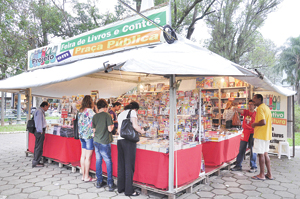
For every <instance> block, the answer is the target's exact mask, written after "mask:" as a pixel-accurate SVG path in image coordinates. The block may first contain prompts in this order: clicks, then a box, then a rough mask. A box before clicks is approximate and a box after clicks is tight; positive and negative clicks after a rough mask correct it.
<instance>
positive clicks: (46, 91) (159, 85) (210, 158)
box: [0, 6, 295, 198]
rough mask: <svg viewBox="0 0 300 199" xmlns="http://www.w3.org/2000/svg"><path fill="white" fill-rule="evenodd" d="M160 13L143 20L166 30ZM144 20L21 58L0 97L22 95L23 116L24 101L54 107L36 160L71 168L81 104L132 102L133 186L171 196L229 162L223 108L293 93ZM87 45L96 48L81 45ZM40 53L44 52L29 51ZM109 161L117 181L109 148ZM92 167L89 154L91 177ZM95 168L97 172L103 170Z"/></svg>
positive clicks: (234, 142) (76, 155)
mask: <svg viewBox="0 0 300 199" xmlns="http://www.w3.org/2000/svg"><path fill="white" fill-rule="evenodd" d="M169 11H170V10H169V8H168V6H165V7H157V8H155V9H151V10H149V11H147V12H145V13H144V14H145V16H147V17H148V18H149V19H151V20H155V21H156V22H157V23H159V25H161V26H162V27H163V26H165V25H167V24H170V21H171V17H170V13H169ZM145 22H146V21H145V19H143V18H141V17H140V16H138V15H135V16H131V17H129V18H126V19H124V20H121V21H118V22H116V23H113V24H109V25H107V26H103V27H100V28H97V29H95V30H91V31H89V32H86V33H83V34H81V35H77V36H75V37H73V38H70V39H67V40H65V41H63V42H62V43H60V44H50V45H48V46H46V47H42V48H39V49H34V50H31V51H29V52H28V66H27V71H26V72H24V73H22V74H19V75H16V76H13V77H10V78H7V79H5V80H1V81H0V90H1V91H5V92H13V93H14V92H18V93H22V94H26V96H27V102H28V105H27V108H28V110H30V109H31V98H32V96H40V97H46V98H49V99H51V98H56V99H61V102H60V103H59V104H52V106H57V107H59V109H60V110H61V118H60V119H59V120H58V121H52V122H49V125H48V127H47V131H46V135H45V141H44V151H43V156H45V157H47V158H51V159H54V160H55V161H57V162H60V163H64V164H71V165H72V166H79V160H80V153H81V146H80V141H79V140H76V139H74V138H73V119H74V116H75V114H76V111H77V110H78V109H79V107H80V101H81V99H82V98H83V96H84V95H92V96H94V98H97V99H99V98H105V99H112V100H118V101H120V102H121V103H122V105H123V106H125V105H126V104H128V103H130V101H137V102H138V103H139V104H140V107H141V108H140V110H139V112H138V122H139V125H141V126H142V127H143V128H144V130H145V131H146V136H145V137H141V139H140V142H139V143H137V152H136V163H135V173H134V178H133V180H134V182H135V185H136V186H139V185H142V188H143V189H146V190H152V191H155V192H158V193H162V194H166V195H168V196H169V198H174V197H175V194H176V193H178V192H180V191H182V190H185V189H187V188H190V189H191V188H192V186H193V184H195V183H196V182H199V181H200V180H202V179H203V178H204V177H203V176H202V175H205V171H206V169H207V167H208V166H219V165H222V164H223V163H225V162H228V161H230V160H232V159H234V158H235V157H236V155H237V153H238V148H239V141H240V136H241V131H242V130H241V129H240V128H236V127H235V128H232V129H226V128H224V120H223V118H222V114H223V111H224V107H225V105H224V104H226V102H227V101H228V100H233V101H235V102H236V103H237V106H238V107H239V108H247V101H248V99H249V98H250V97H251V96H252V94H253V91H254V89H255V91H256V90H258V89H262V90H265V91H274V92H278V93H280V94H282V95H285V96H292V95H294V94H295V92H290V91H288V90H287V89H283V88H279V87H276V86H274V85H273V84H272V83H270V82H268V80H267V79H266V78H261V77H260V76H259V74H256V73H254V72H251V71H249V70H247V69H244V68H242V67H241V66H239V65H236V64H234V63H232V62H230V61H228V60H226V59H225V58H223V57H221V56H219V55H216V54H214V53H212V52H210V51H208V50H207V49H204V48H202V47H200V46H198V45H197V44H195V43H193V42H191V41H189V40H186V39H185V38H182V37H180V36H178V38H177V40H176V41H175V40H174V41H173V42H170V41H169V40H168V41H166V38H167V36H166V35H165V32H166V31H162V30H161V29H158V28H157V27H156V26H154V25H153V24H151V23H147V22H146V23H145ZM143 24H147V26H142V25H143ZM128 27H130V28H129V29H128ZM135 27H137V28H136V29H135ZM138 27H140V28H138ZM119 33H120V34H119ZM174 34H175V33H174ZM175 36H176V35H175ZM96 37H97V38H99V40H91V39H90V38H96ZM173 38H174V35H173ZM169 39H170V38H169ZM45 49H47V50H46V53H44V54H42V53H39V52H42V51H45ZM46 55H47V56H46ZM45 56H46V57H45ZM50 58H51V62H49V60H48V59H50ZM245 82H247V83H245ZM250 84H251V85H250ZM133 89H135V92H131V93H130V94H129V92H128V91H132V90H133ZM124 93H125V94H124ZM268 95H269V94H268ZM277 99H278V98H277ZM282 100H283V97H281V101H282ZM281 107H282V106H281ZM274 115H275V116H277V117H283V115H282V114H281V113H280V114H279V113H278V114H277V113H274ZM286 115H289V113H287V114H286ZM27 119H30V115H28V117H27ZM276 121H278V123H280V122H282V121H283V120H279V119H277V120H276ZM290 124H291V125H292V122H291V123H290ZM278 129H279V128H278ZM26 136H27V137H26V139H27V140H26V141H27V142H26V143H27V146H26V150H29V151H31V152H33V150H34V139H35V137H34V135H33V134H31V133H28V132H27V134H26ZM111 153H112V162H113V176H115V177H117V168H118V165H117V146H116V140H114V142H113V143H112V147H111ZM202 154H203V155H202ZM95 162H96V159H95V154H93V156H92V160H91V169H92V170H95ZM205 165H206V166H207V167H206V166H205ZM102 168H103V171H104V172H106V166H105V164H103V167H102ZM140 187H141V186H140Z"/></svg>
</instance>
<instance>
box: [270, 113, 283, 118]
mask: <svg viewBox="0 0 300 199" xmlns="http://www.w3.org/2000/svg"><path fill="white" fill-rule="evenodd" d="M271 113H272V118H284V112H283V111H271Z"/></svg>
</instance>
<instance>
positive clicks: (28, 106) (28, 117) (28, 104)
mask: <svg viewBox="0 0 300 199" xmlns="http://www.w3.org/2000/svg"><path fill="white" fill-rule="evenodd" d="M26 98H27V121H28V120H30V117H31V99H32V96H31V88H28V89H27V90H26ZM27 121H26V124H27ZM28 133H29V132H28V131H26V150H28V142H29V135H28Z"/></svg>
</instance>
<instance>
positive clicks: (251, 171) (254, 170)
mask: <svg viewBox="0 0 300 199" xmlns="http://www.w3.org/2000/svg"><path fill="white" fill-rule="evenodd" d="M256 171H257V169H256V168H251V169H250V170H249V172H250V173H255V172H256Z"/></svg>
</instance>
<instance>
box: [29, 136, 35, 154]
mask: <svg viewBox="0 0 300 199" xmlns="http://www.w3.org/2000/svg"><path fill="white" fill-rule="evenodd" d="M34 145H35V136H34V135H33V133H28V151H30V152H31V153H33V152H34Z"/></svg>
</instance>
